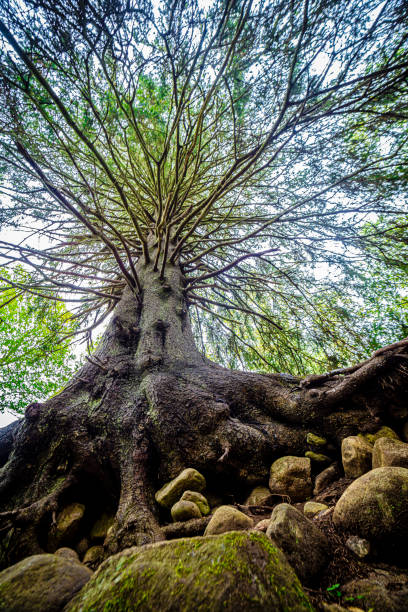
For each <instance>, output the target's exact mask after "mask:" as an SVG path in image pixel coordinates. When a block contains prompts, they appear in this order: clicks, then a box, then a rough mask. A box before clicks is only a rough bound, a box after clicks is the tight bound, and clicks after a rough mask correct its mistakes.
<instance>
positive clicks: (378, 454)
mask: <svg viewBox="0 0 408 612" xmlns="http://www.w3.org/2000/svg"><path fill="white" fill-rule="evenodd" d="M386 465H396V466H399V467H405V468H408V444H405V442H400V440H394V439H393V438H379V439H378V440H377V441H376V442H375V444H374V449H373V469H375V468H378V467H384V466H386Z"/></svg>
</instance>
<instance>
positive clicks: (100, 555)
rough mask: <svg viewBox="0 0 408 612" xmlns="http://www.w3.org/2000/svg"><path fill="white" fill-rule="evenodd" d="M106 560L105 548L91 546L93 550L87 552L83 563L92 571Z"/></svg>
mask: <svg viewBox="0 0 408 612" xmlns="http://www.w3.org/2000/svg"><path fill="white" fill-rule="evenodd" d="M104 558H105V551H104V548H103V546H91V548H89V549H88V550H87V551H86V553H85V555H84V558H83V560H82V563H83V564H84V565H86V566H87V567H90V568H91V569H96V568H97V567H98V565H100V564H101V563H102V561H103V560H104Z"/></svg>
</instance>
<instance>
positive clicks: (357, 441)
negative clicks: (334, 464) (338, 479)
mask: <svg viewBox="0 0 408 612" xmlns="http://www.w3.org/2000/svg"><path fill="white" fill-rule="evenodd" d="M372 452H373V447H372V446H371V444H370V443H369V442H367V440H365V439H364V438H362V437H360V436H349V437H348V438H344V440H343V441H342V443H341V460H342V463H343V468H344V474H345V476H346V478H358V477H359V476H362V475H363V474H365V473H366V472H368V471H369V470H371V456H372Z"/></svg>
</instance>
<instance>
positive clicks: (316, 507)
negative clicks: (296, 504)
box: [303, 501, 328, 518]
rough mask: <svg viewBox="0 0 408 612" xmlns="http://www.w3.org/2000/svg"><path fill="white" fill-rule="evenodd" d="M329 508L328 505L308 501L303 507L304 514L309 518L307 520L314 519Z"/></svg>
mask: <svg viewBox="0 0 408 612" xmlns="http://www.w3.org/2000/svg"><path fill="white" fill-rule="evenodd" d="M327 509H328V506H326V504H320V503H319V502H314V501H308V502H306V503H305V505H304V506H303V514H304V515H305V516H307V518H313V517H314V516H316V514H319V512H323V510H327Z"/></svg>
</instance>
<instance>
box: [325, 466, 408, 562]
mask: <svg viewBox="0 0 408 612" xmlns="http://www.w3.org/2000/svg"><path fill="white" fill-rule="evenodd" d="M333 523H334V524H335V526H336V527H338V528H340V529H343V530H345V531H348V532H349V533H353V534H355V535H358V536H360V537H362V538H366V539H367V540H370V541H375V542H378V543H382V544H383V545H384V546H385V548H389V549H390V550H392V549H393V548H395V547H396V548H395V549H396V550H398V549H400V550H402V548H403V547H404V545H405V543H406V542H407V539H408V469H406V468H402V467H381V468H376V469H375V470H372V471H371V472H368V474H364V475H363V476H360V478H357V480H355V481H354V482H352V483H351V485H350V486H349V487H348V488H347V489H346V490H345V491H344V493H343V495H342V496H341V497H340V499H339V501H338V502H337V504H336V506H335V509H334V512H333Z"/></svg>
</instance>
